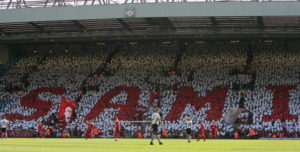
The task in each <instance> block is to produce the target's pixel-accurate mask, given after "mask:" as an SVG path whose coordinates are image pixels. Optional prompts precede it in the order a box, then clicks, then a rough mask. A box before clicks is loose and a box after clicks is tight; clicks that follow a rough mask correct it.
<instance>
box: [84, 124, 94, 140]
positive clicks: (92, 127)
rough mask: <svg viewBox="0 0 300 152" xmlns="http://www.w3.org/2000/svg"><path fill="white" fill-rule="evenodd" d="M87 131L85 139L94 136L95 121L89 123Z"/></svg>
mask: <svg viewBox="0 0 300 152" xmlns="http://www.w3.org/2000/svg"><path fill="white" fill-rule="evenodd" d="M87 127H88V128H87V131H86V137H85V139H88V138H91V137H92V132H93V129H94V127H95V126H94V124H93V123H87Z"/></svg>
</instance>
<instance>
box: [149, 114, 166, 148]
mask: <svg viewBox="0 0 300 152" xmlns="http://www.w3.org/2000/svg"><path fill="white" fill-rule="evenodd" d="M159 111H160V110H159V109H155V110H154V112H153V114H152V117H151V119H152V121H151V127H152V135H151V142H150V145H153V139H154V138H156V139H157V140H158V142H159V144H160V145H162V144H163V142H161V141H160V137H159V131H158V126H159V125H163V122H162V121H161V118H160V115H159Z"/></svg>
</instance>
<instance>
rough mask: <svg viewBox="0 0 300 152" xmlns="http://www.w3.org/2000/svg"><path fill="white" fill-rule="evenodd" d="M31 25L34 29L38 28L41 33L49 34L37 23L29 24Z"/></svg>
mask: <svg viewBox="0 0 300 152" xmlns="http://www.w3.org/2000/svg"><path fill="white" fill-rule="evenodd" d="M29 24H30V25H32V26H33V27H35V28H37V29H38V30H39V31H40V32H43V33H47V31H46V30H45V29H44V28H42V27H41V26H39V25H37V24H36V23H34V22H29ZM48 33H49V32H48Z"/></svg>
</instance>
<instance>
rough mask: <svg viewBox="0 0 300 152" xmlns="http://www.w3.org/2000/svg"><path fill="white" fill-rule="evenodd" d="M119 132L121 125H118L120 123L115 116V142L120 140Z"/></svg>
mask: <svg viewBox="0 0 300 152" xmlns="http://www.w3.org/2000/svg"><path fill="white" fill-rule="evenodd" d="M120 130H121V125H120V121H119V119H118V117H117V116H116V120H115V130H114V133H115V141H118V138H120Z"/></svg>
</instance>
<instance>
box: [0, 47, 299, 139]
mask: <svg viewBox="0 0 300 152" xmlns="http://www.w3.org/2000/svg"><path fill="white" fill-rule="evenodd" d="M249 44H250V45H249ZM250 46H251V47H250ZM87 50H88V52H86V51H87ZM87 50H85V51H83V52H72V50H70V51H69V52H67V53H66V52H63V53H52V54H51V53H50V54H49V52H48V53H46V54H34V53H33V54H30V55H28V56H26V57H23V58H22V59H20V60H19V61H18V62H16V63H15V64H14V65H12V66H10V68H9V70H8V71H7V72H6V73H5V74H4V76H2V77H1V78H0V81H1V82H3V83H2V85H1V90H2V91H0V96H1V100H2V101H10V102H9V103H8V104H6V105H5V108H0V113H1V114H2V115H6V116H7V117H8V118H9V119H10V120H12V124H11V127H10V129H11V130H12V132H13V130H22V129H24V130H31V131H32V130H36V129H37V122H38V121H40V120H41V121H43V122H44V124H45V128H46V129H47V128H52V127H53V128H54V132H55V133H56V135H54V136H60V135H61V133H62V132H64V131H68V132H72V133H71V134H72V135H73V136H82V135H83V133H84V131H85V129H86V124H85V122H87V121H92V122H94V124H95V126H96V127H97V128H99V129H100V132H101V133H102V135H110V134H112V131H113V127H114V122H113V119H114V117H115V116H116V115H118V116H119V117H120V118H121V120H123V122H121V124H122V126H123V127H124V130H125V131H126V132H127V135H126V136H127V137H131V136H136V134H135V133H137V132H142V133H143V136H144V137H149V136H150V130H151V128H150V126H147V125H146V126H145V127H141V126H142V124H138V123H137V124H134V123H130V122H128V121H141V120H149V119H150V117H151V113H152V111H153V108H154V107H159V108H160V109H161V111H162V116H163V118H164V121H165V129H166V130H167V137H182V136H183V132H182V130H184V121H183V120H184V118H185V117H186V116H191V117H192V120H193V122H194V126H193V131H194V132H196V131H198V130H199V127H200V126H199V121H200V120H201V121H203V122H204V123H205V125H206V128H209V126H210V124H211V123H212V122H213V121H215V122H216V123H217V125H218V129H219V132H218V133H219V136H220V137H222V138H223V137H224V138H229V137H232V136H233V133H234V131H235V130H239V132H240V135H241V136H244V137H246V136H248V134H249V132H248V131H249V129H250V128H253V129H255V131H256V136H257V137H271V135H273V134H274V133H280V132H284V134H285V136H287V137H298V136H299V133H300V122H299V119H298V116H299V115H300V110H299V109H300V101H299V94H300V92H299V72H300V70H299V66H300V52H299V50H296V49H295V50H294V49H291V48H287V47H285V45H284V43H283V42H280V41H278V42H277V41H276V42H273V43H264V42H240V43H229V42H221V41H220V42H205V43H203V44H202V43H201V44H197V43H187V44H182V45H180V46H179V47H178V45H177V44H176V43H171V44H158V43H147V44H136V45H120V46H119V47H103V48H102V49H99V48H98V47H89V48H87ZM249 50H250V53H249ZM232 71H234V72H232ZM254 73H255V74H254ZM254 75H255V76H254ZM254 77H255V78H254ZM251 81H253V83H254V85H253V86H252V87H253V88H251V87H250V88H247V87H249V86H247V84H249V83H250V82H251ZM237 86H246V90H247V93H248V95H247V96H245V103H244V109H245V111H244V112H242V113H241V115H240V116H239V120H241V119H243V118H244V117H249V115H253V117H251V119H253V120H252V122H251V123H241V122H240V123H241V124H240V125H239V126H238V127H237V126H235V125H232V124H226V123H225V122H224V121H223V116H224V114H225V113H226V112H227V111H228V110H229V109H230V108H231V107H232V106H234V105H238V104H239V101H240V100H241V98H242V96H241V92H242V90H243V88H242V89H241V88H236V87H237ZM62 96H64V97H66V98H69V99H71V100H74V101H76V102H77V103H78V106H77V108H76V110H75V116H74V120H73V121H72V122H71V123H70V124H67V125H66V126H65V127H62V126H60V125H59V120H58V112H59V107H60V105H59V104H60V102H61V97H62ZM124 120H126V121H124ZM127 120H128V121H127ZM18 132H19V133H21V132H20V131H18ZM13 134H18V133H17V132H14V133H13ZM15 136H19V135H15Z"/></svg>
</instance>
